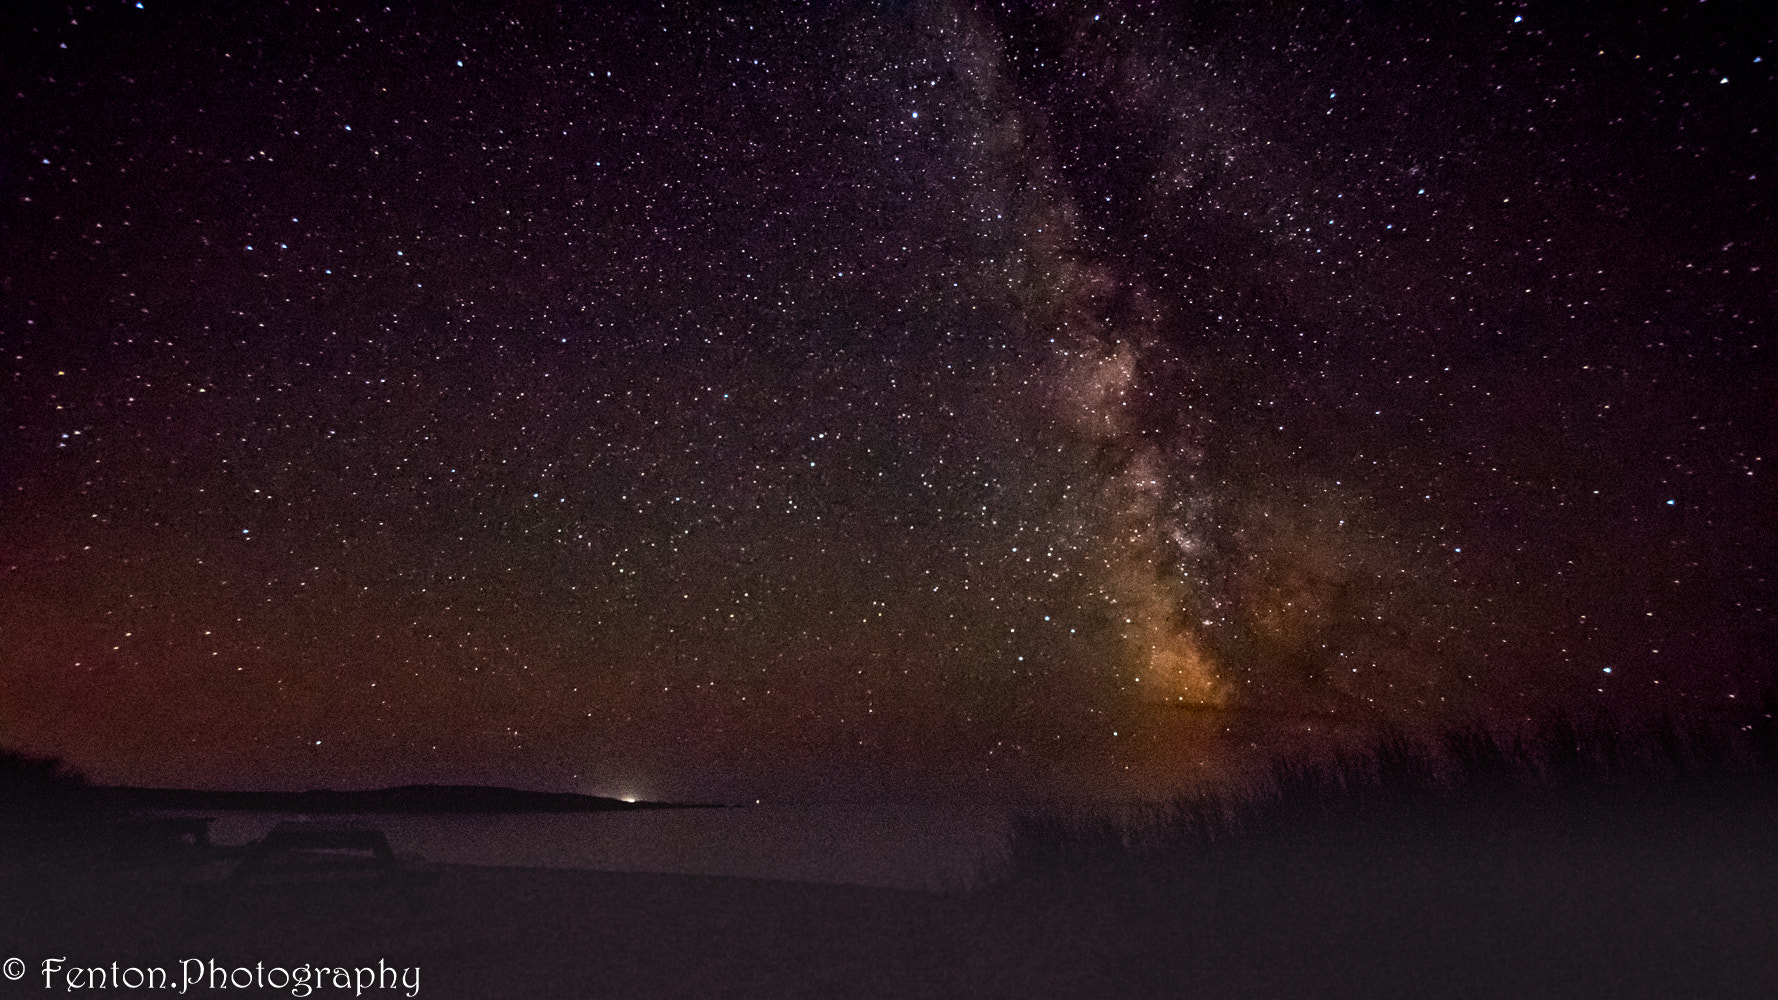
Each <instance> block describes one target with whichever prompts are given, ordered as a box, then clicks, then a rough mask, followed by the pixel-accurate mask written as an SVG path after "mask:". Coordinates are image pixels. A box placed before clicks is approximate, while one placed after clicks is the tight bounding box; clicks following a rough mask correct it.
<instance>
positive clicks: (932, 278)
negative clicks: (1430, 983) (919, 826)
mask: <svg viewBox="0 0 1778 1000" xmlns="http://www.w3.org/2000/svg"><path fill="white" fill-rule="evenodd" d="M1771 27H1772V26H1771V24H1770V23H1769V22H1766V21H1756V20H1755V19H1753V18H1752V17H1750V16H1748V15H1745V14H1744V13H1738V12H1734V11H1730V10H1729V9H1728V7H1727V5H1716V4H1709V5H1704V4H1685V5H1676V6H1674V7H1672V8H1668V9H1656V8H1647V9H1643V8H1636V9H1626V8H1622V7H1620V6H1616V5H1612V6H1609V7H1599V8H1597V9H1592V8H1586V7H1584V6H1582V7H1561V8H1557V7H1547V8H1546V7H1542V6H1538V5H1535V4H1507V5H1469V6H1465V7H1463V8H1462V9H1449V8H1448V7H1446V6H1443V5H1440V6H1423V5H1416V4H1393V5H1392V4H1370V5H1346V6H1342V7H1337V8H1327V9H1320V8H1317V7H1313V6H1311V7H1307V8H1300V7H1292V6H1288V5H1283V4H1261V5H1257V6H1253V7H1250V6H1248V5H1228V6H1223V5H1200V6H1196V7H1193V8H1191V10H1190V11H1189V12H1187V13H1178V14H1172V13H1166V12H1162V11H1157V10H1155V9H1152V8H1151V7H1150V6H1148V5H1141V4H1115V3H1113V4H1103V5H1099V6H1086V5H1081V6H1061V5H1040V6H1029V5H1024V4H1007V5H998V6H996V5H984V6H979V7H976V6H967V5H952V4H942V3H931V4H922V3H916V4H909V5H887V6H881V7H879V6H874V5H866V4H857V5H842V6H832V7H829V6H822V5H815V6H810V7H798V6H794V5H793V6H791V7H789V8H787V9H786V10H783V11H777V12H763V11H760V10H755V9H752V8H743V7H739V6H736V7H731V8H722V9H719V10H716V11H714V12H710V13H704V14H695V15H693V14H681V13H676V12H671V11H666V10H642V9H641V8H635V9H628V8H626V9H622V10H618V11H610V10H601V11H597V12H592V11H588V12H576V11H574V10H572V9H564V10H554V9H543V8H527V9H524V10H522V11H516V12H509V13H505V14H493V13H487V14H484V13H476V12H443V13H441V12H435V11H430V10H428V11H426V12H420V11H405V10H396V9H391V8H383V7H378V6H374V5H352V6H349V7H347V8H343V9H340V10H333V11H320V12H316V11H307V10H300V11H299V10H292V9H288V8H277V9H272V8H264V9H259V8H249V9H243V10H238V11H237V10H232V9H231V10H223V9H215V10H208V11H198V10H189V9H175V8H173V7H171V6H167V7H165V8H163V5H160V4H156V3H144V4H142V5H136V4H134V3H128V4H125V3H111V4H95V5H92V6H90V7H79V8H56V9H50V8H47V7H45V8H39V9H36V10H34V11H32V12H30V13H28V14H26V15H23V16H16V15H15V16H14V23H13V24H12V25H11V26H10V27H9V28H8V29H7V30H6V31H5V32H4V33H3V34H4V36H5V37H6V39H7V40H6V41H5V42H4V43H3V44H4V55H3V56H0V67H4V68H0V84H3V85H4V86H3V87H0V100H3V101H4V102H5V107H6V109H7V110H6V113H5V115H4V116H0V137H3V139H4V141H3V142H0V149H3V150H4V152H3V153H0V193H3V194H4V199H3V204H4V207H0V234H3V237H0V279H3V289H0V301H3V302H4V306H3V307H0V347H3V348H4V351H3V356H4V359H5V361H6V367H5V369H4V372H3V374H4V377H5V378H6V380H7V381H6V388H5V391H4V393H3V394H0V399H3V400H4V413H3V414H0V416H3V417H4V418H5V419H4V421H3V424H0V484H3V485H4V492H3V493H0V594H3V595H4V599H3V600H0V637H3V641H0V743H4V744H6V745H11V746H18V747H22V748H25V749H27V750H31V751H34V752H45V753H55V754H58V755H61V756H63V757H65V758H67V759H68V760H69V761H70V762H71V763H73V764H74V765H75V766H77V767H79V768H81V769H83V770H85V771H86V772H87V773H89V774H91V775H93V776H94V777H95V778H96V779H98V780H102V781H108V782H130V783H140V784H159V785H187V786H193V787H290V788H307V787H319V786H327V785H332V786H336V787H347V786H358V787H363V786H383V785H391V784H399V783H406V782H417V781H439V782H453V783H461V782H489V783H499V784H508V785H523V786H526V787H536V788H547V789H563V790H575V791H586V792H592V793H599V794H618V793H620V792H622V793H625V794H642V795H646V796H649V797H659V798H668V797H680V798H698V797H704V798H721V799H729V800H739V799H742V798H753V797H758V796H761V795H772V796H805V797H810V796H813V797H822V796H826V797H834V796H852V797H860V796H862V797H871V796H879V795H881V796H889V795H897V794H904V793H910V792H930V791H932V790H935V789H955V788H958V787H964V786H968V787H975V786H984V787H990V788H1009V789H1020V790H1054V789H1060V790H1064V791H1078V790H1082V789H1090V790H1102V789H1107V788H1110V789H1114V790H1120V791H1134V792H1138V793H1154V792H1159V791H1165V790H1167V789H1171V788H1176V787H1179V786H1181V785H1182V784H1185V783H1189V782H1192V781H1196V780H1202V779H1207V778H1208V779H1214V778H1218V777H1222V776H1226V775H1229V774H1233V773H1237V772H1239V771H1240V770H1241V769H1243V768H1246V767H1250V766H1252V765H1254V764H1256V763H1258V762H1259V761H1261V760H1263V757H1264V755H1265V754H1267V753H1270V752H1273V751H1276V750H1278V749H1280V748H1286V749H1288V748H1290V747H1297V746H1310V745H1320V744H1317V743H1315V741H1317V740H1324V739H1329V738H1335V737H1337V736H1338V735H1339V734H1351V733H1357V732H1369V731H1372V730H1373V729H1374V727H1376V726H1377V725H1381V724H1396V725H1407V726H1421V725H1446V724H1452V723H1456V722H1462V721H1466V720H1473V719H1483V720H1497V721H1512V720H1515V719H1524V718H1527V717H1529V716H1531V715H1535V714H1539V713H1542V712H1546V711H1549V710H1551V709H1553V708H1559V707H1560V708H1566V709H1568V710H1571V711H1575V712H1581V713H1586V712H1592V711H1600V710H1610V711H1613V712H1620V713H1643V712H1659V711H1716V710H1724V709H1733V708H1735V707H1736V705H1735V702H1736V700H1737V699H1738V698H1739V699H1746V698H1749V697H1750V696H1751V695H1752V694H1753V693H1754V692H1755V691H1757V690H1758V687H1759V684H1760V683H1762V682H1763V681H1764V679H1765V678H1767V677H1768V676H1769V674H1770V670H1771V660H1770V652H1769V650H1770V648H1771V646H1770V643H1771V641H1772V639H1773V634H1772V633H1773V629H1772V603H1771V602H1772V590H1771V584H1770V575H1769V571H1770V566H1771V565H1772V557H1773V555H1774V529H1775V528H1778V524H1775V523H1774V520H1773V511H1774V510H1778V505H1775V501H1778V495H1775V494H1774V493H1773V488H1772V485H1771V475H1770V472H1771V470H1770V469H1769V468H1768V466H1769V465H1770V464H1771V463H1772V462H1773V461H1774V459H1773V457H1772V456H1773V452H1772V428H1773V426H1774V412H1773V409H1772V402H1771V401H1772V400H1773V398H1774V392H1773V390H1774V378H1773V376H1774V366H1773V364H1772V362H1771V355H1772V353H1773V351H1774V349H1775V348H1774V345H1773V343H1772V341H1771V330H1772V326H1771V323H1772V315H1773V309H1772V306H1773V300H1772V292H1771V287H1772V286H1771V275H1772V271H1773V268H1774V266H1778V264H1775V262H1774V260H1773V246H1772V242H1771V236H1770V234H1771V232H1772V231H1774V225H1773V223H1774V221H1775V220H1774V219H1773V191H1774V188H1773V183H1772V182H1773V179H1774V178H1775V177H1778V170H1775V169H1774V166H1773V162H1774V161H1773V152H1774V149H1773V145H1772V139H1771V136H1770V134H1769V133H1770V131H1771V129H1770V127H1769V124H1768V123H1769V122H1770V121H1772V120H1773V119H1774V114H1773V112H1774V110H1775V102H1774V94H1775V93H1778V90H1775V88H1774V79H1773V75H1772V67H1773V59H1774V58H1778V52H1774V51H1772V49H1773V44H1774V41H1773V39H1774V35H1773V32H1772V30H1771Z"/></svg>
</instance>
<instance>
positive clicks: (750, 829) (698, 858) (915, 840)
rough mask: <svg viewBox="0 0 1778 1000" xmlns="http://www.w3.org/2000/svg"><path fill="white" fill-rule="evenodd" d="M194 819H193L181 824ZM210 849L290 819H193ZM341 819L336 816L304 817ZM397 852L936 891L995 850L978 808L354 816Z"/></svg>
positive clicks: (990, 815)
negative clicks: (207, 822) (204, 823)
mask: <svg viewBox="0 0 1778 1000" xmlns="http://www.w3.org/2000/svg"><path fill="white" fill-rule="evenodd" d="M191 815H198V814H195V813H194V814H191ZM202 815H212V816H215V817H216V821H215V822H214V823H213V824H212V825H211V827H210V836H211V839H212V840H213V841H214V842H216V843H218V844H244V843H246V842H248V841H251V840H256V839H258V838H259V837H261V836H263V835H264V834H265V832H266V831H268V830H270V829H271V828H272V826H273V825H274V824H276V823H278V822H281V821H283V820H287V819H292V818H294V817H293V816H292V815H290V814H286V813H230V812H219V813H204V814H202ZM315 818H317V819H320V818H326V819H336V818H338V819H345V818H346V817H331V816H329V817H315ZM356 819H357V820H358V821H359V822H363V823H365V824H367V825H370V826H374V827H376V828H378V829H380V830H382V831H383V832H384V833H385V834H387V835H388V837H389V843H390V845H391V846H393V847H394V848H395V850H396V852H397V853H404V854H405V853H413V854H418V855H420V856H421V857H424V858H425V859H427V860H428V861H438V862H444V863H449V864H472V865H506V866H516V867H528V868H574V869H586V870H597V871H627V872H668V873H674V874H687V875H732V876H740V877H746V878H770V879H787V880H793V881H805V882H835V883H845V884H854V885H872V886H884V887H890V888H902V889H927V890H944V889H951V888H957V887H960V886H962V885H965V884H967V883H969V882H970V881H971V880H973V879H974V877H975V876H976V874H977V873H978V871H979V870H980V868H981V866H982V865H983V864H985V863H992V862H993V861H994V860H996V859H997V858H998V857H1000V856H1001V854H1002V852H1003V851H1004V849H1005V844H1006V833H1007V828H1008V815H1007V813H1006V811H1005V810H1004V809H1003V808H1000V807H995V806H988V805H948V804H947V805H828V806H774V805H767V806H752V807H748V808H742V809H662V810H645V811H638V812H623V813H569V814H518V815H497V816H479V815H469V816H413V815H373V816H361V817H356Z"/></svg>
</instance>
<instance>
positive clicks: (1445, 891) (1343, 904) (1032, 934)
mask: <svg viewBox="0 0 1778 1000" xmlns="http://www.w3.org/2000/svg"><path fill="white" fill-rule="evenodd" d="M1774 827H1775V824H1774V816H1773V815H1772V814H1771V812H1770V810H1769V809H1767V808H1765V807H1761V808H1759V809H1734V810H1725V811H1721V812H1719V813H1718V814H1716V815H1714V816H1708V817H1692V818H1690V819H1687V820H1686V821H1684V822H1679V823H1670V824H1664V825H1663V824H1659V823H1655V824H1652V825H1644V826H1643V827H1642V828H1639V829H1636V830H1634V831H1625V830H1617V831H1616V832H1611V833H1602V832H1600V831H1598V830H1591V831H1588V830H1584V829H1577V828H1562V827H1551V828H1548V829H1519V830H1516V831H1514V832H1511V833H1504V834H1490V835H1487V836H1482V835H1476V836H1467V835H1465V836H1453V835H1452V834H1450V833H1446V834H1440V835H1437V836H1432V837H1429V838H1426V839H1423V840H1421V841H1418V842H1415V843H1407V844H1400V843H1397V844H1390V843H1385V842H1380V841H1374V840H1367V839H1366V838H1365V837H1363V836H1362V835H1359V836H1352V837H1347V838H1345V839H1344V841H1343V842H1341V843H1338V844H1335V843H1330V842H1318V843H1312V844H1305V843H1302V842H1292V841H1289V840H1276V841H1272V842H1267V843H1252V844H1246V845H1243V846H1241V847H1238V848H1231V849H1229V850H1226V851H1224V852H1221V853H1220V854H1218V855H1217V856H1216V857H1214V858H1208V857H1205V858H1200V859H1198V860H1186V861H1177V860H1176V861H1174V862H1171V863H1158V862H1133V861H1129V860H1121V861H1112V862H1106V863H1105V864H1103V865H1102V866H1100V867H1099V868H1098V869H1096V870H1095V869H1094V868H1093V867H1092V866H1091V865H1087V864H1084V863H1083V864H1081V865H1075V866H1072V867H1063V868H1060V869H1055V870H1050V871H1047V872H1046V871H1036V872H1027V873H1025V874H1022V875H1020V876H1019V877H1017V878H1012V879H1007V880H1002V881H998V882H994V883H991V884H989V885H988V886H986V887H983V888H980V889H977V890H975V891H973V892H969V893H960V894H952V895H939V894H927V893H918V892H906V891H896V890H884V889H869V888H858V887H845V886H827V885H812V884H799V883H786V882H767V881H755V880H748V879H734V878H716V877H709V878H705V877H692V876H678V875H646V874H616V873H599V872H564V871H545V870H533V869H505V868H481V867H445V868H442V869H440V870H439V871H438V877H437V879H436V881H433V882H432V883H430V884H428V885H424V886H420V887H418V888H364V887H359V888H348V887H341V886H338V885H332V886H277V885H274V886H267V887H253V888H242V889H238V890H234V891H230V892H227V893H224V894H223V895H222V896H221V897H220V898H219V899H217V900H216V901H215V902H214V903H212V904H207V905H206V904H202V903H201V902H194V901H193V900H192V899H190V898H188V897H187V895H186V893H185V891H184V888H183V882H184V881H186V880H188V879H189V878H190V866H189V865H188V864H185V863H180V862H178V861H175V860H171V859H164V858H163V859H158V860H147V861H145V860H142V859H134V860H130V861H128V862H127V863H126V862H125V861H120V860H118V859H111V860H108V861H104V862H102V863H100V862H96V861H94V860H93V859H92V858H91V857H90V856H72V857H69V856H64V857H61V858H59V859H52V858H42V857H39V858H37V859H35V860H27V859H21V858H18V857H13V858H9V859H7V860H5V861H4V862H0V961H4V960H5V959H6V958H10V957H17V958H20V959H21V960H22V961H23V962H24V966H25V974H24V976H23V978H21V979H18V980H16V981H14V980H10V979H0V998H5V997H13V996H19V997H23V996H41V995H45V994H44V979H43V976H42V974H41V963H42V961H43V959H45V958H51V957H65V958H66V959H67V965H69V966H104V967H105V968H106V969H107V971H109V968H110V965H111V963H112V962H117V963H118V965H119V968H120V969H122V968H128V967H130V966H137V967H148V966H165V967H169V968H170V969H171V970H172V971H173V974H174V976H175V977H177V975H178V973H179V966H180V962H181V961H182V960H184V959H187V958H198V959H203V960H205V961H206V962H207V961H208V960H210V959H215V960H216V962H217V963H218V964H220V965H223V966H228V967H239V966H247V967H252V966H254V965H255V964H256V963H262V964H263V965H264V966H265V967H267V968H270V967H273V966H283V967H292V966H296V965H310V966H314V965H324V966H346V967H353V968H356V967H358V966H373V967H374V966H375V965H376V964H377V962H378V960H379V959H381V960H382V961H384V962H385V963H387V964H388V965H389V966H393V967H401V968H412V967H416V966H417V967H418V968H419V979H418V982H419V991H418V994H417V995H419V996H425V997H575V996H581V997H650V998H657V997H762V998H765V997H772V998H776V997H943V998H952V997H1092V998H1103V997H1147V996H1154V997H1168V996H1179V997H1270V996H1278V997H1344V996H1352V997H1441V998H1442V997H1466V996H1474V997H1483V996H1486V997H1589V996H1596V997H1662V998H1668V997H1686V996H1693V997H1742V996H1745V997H1773V996H1778V849H1775V844H1778V837H1775V836H1774ZM53 985H54V992H57V993H63V992H64V990H65V987H66V986H67V985H68V984H67V982H66V981H65V980H64V979H62V978H60V977H58V978H57V980H56V981H55V982H54V984H53ZM89 985H90V984H89ZM128 992H129V991H128V990H123V989H117V988H115V987H113V988H110V989H108V990H106V991H105V993H104V995H108V996H120V995H127V994H128ZM406 993H407V990H406V989H404V988H397V989H390V990H374V989H373V990H367V991H366V993H365V994H364V995H367V996H397V995H406ZM200 994H209V995H243V994H245V995H263V996H274V995H276V996H290V995H300V994H296V993H295V992H294V991H293V990H292V989H291V988H289V987H286V988H283V989H271V988H266V989H263V990H261V989H253V988H249V989H236V988H231V989H225V990H220V991H218V990H207V989H203V988H199V987H193V988H192V989H191V990H189V991H188V993H187V995H200ZM353 994H354V991H353V990H351V989H346V990H341V989H337V988H334V987H333V986H332V985H331V984H330V985H328V986H327V987H326V988H323V989H319V990H316V991H315V992H314V993H313V994H311V995H313V996H317V997H326V996H347V995H353ZM162 995H175V992H174V991H172V990H168V991H163V993H162Z"/></svg>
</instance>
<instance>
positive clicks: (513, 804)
mask: <svg viewBox="0 0 1778 1000" xmlns="http://www.w3.org/2000/svg"><path fill="white" fill-rule="evenodd" d="M92 793H93V795H94V796H95V797H97V798H99V799H101V800H103V801H104V802H106V803H108V804H109V805H111V806H114V807H116V808H122V809H218V810H239V811H253V812H285V813H308V814H341V813H574V812H615V811H621V810H631V809H698V808H710V807H709V806H700V805H696V804H686V803H674V802H626V801H624V800H622V799H610V798H604V797H602V796H597V795H576V794H573V793H569V792H527V791H523V790H521V789H517V788H498V787H489V786H485V785H400V786H398V787H395V788H379V789H376V790H374V791H357V792H336V791H329V790H315V791H307V792H213V791H196V790H190V789H182V788H94V789H92Z"/></svg>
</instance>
